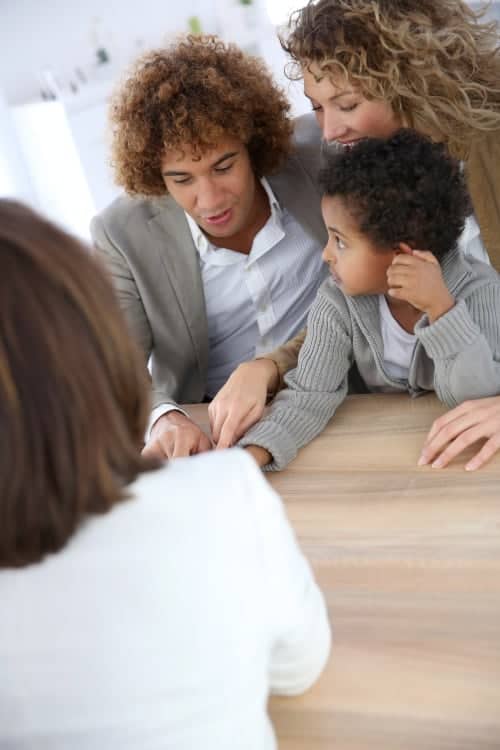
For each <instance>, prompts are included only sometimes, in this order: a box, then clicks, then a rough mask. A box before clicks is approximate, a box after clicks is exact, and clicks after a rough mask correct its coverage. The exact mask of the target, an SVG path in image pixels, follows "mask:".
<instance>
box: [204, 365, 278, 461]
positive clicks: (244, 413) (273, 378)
mask: <svg viewBox="0 0 500 750" xmlns="http://www.w3.org/2000/svg"><path fill="white" fill-rule="evenodd" d="M277 387H278V368H277V366H276V364H275V363H274V361H273V360H272V359H254V360H253V361H252V362H243V364H241V365H239V366H238V367H237V368H236V370H235V371H234V372H233V374H232V375H231V376H230V377H229V378H228V380H227V382H226V383H225V385H224V386H223V387H222V388H221V389H220V391H219V393H218V394H217V395H216V397H215V398H214V400H213V401H212V402H211V403H210V404H209V406H208V417H209V419H210V428H211V430H212V438H213V441H214V443H215V444H216V446H217V449H218V450H220V449H222V448H230V447H231V446H232V445H234V443H235V442H236V441H237V440H239V438H240V437H241V436H242V435H244V434H245V432H246V431H247V430H248V429H250V427H251V426H252V425H253V424H255V422H258V421H259V419H260V418H261V416H262V414H263V413H264V407H265V405H266V401H267V393H268V391H275V390H276V388H277Z"/></svg>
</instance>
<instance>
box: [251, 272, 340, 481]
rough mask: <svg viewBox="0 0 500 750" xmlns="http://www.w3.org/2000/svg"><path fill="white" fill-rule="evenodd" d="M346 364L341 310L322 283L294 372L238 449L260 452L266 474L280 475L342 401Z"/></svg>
mask: <svg viewBox="0 0 500 750" xmlns="http://www.w3.org/2000/svg"><path fill="white" fill-rule="evenodd" d="M351 364H352V332H351V330H350V316H349V312H348V310H347V304H346V302H345V299H344V297H343V295H342V293H341V292H340V291H339V290H338V289H337V287H335V285H334V284H333V282H332V283H329V282H326V283H325V284H324V285H323V286H322V287H321V289H320V291H319V292H318V296H317V297H316V300H315V301H314V303H313V306H312V308H311V311H310V313H309V318H308V328H307V335H306V339H305V342H304V346H303V347H302V349H301V351H300V355H299V361H298V364H297V367H296V369H295V370H292V371H291V372H289V373H288V375H287V376H286V379H285V380H286V384H287V386H288V387H287V388H286V389H285V390H283V391H281V392H280V393H279V394H278V395H277V396H276V398H275V400H274V402H273V403H272V405H271V408H270V411H269V414H268V415H267V416H265V417H264V419H262V420H261V421H260V422H258V423H257V424H256V425H255V426H254V427H252V428H251V429H250V430H249V431H248V432H247V433H246V435H244V437H243V438H242V439H241V440H240V442H239V444H240V445H242V446H244V447H246V446H258V447H259V448H261V449H264V450H265V451H267V452H268V453H269V454H270V455H271V457H272V460H271V461H270V463H269V464H268V465H267V467H266V468H268V469H271V470H279V469H283V468H284V467H285V466H286V465H287V464H288V463H289V462H290V461H291V460H292V459H293V458H295V456H296V454H297V451H298V450H299V449H300V448H301V447H302V446H303V445H306V443H309V442H310V441H311V440H312V439H313V438H314V437H316V435H319V433H320V432H321V431H322V430H323V429H324V428H325V427H326V425H327V424H328V422H329V420H330V419H331V417H332V416H333V414H334V412H335V410H336V409H337V407H338V406H339V405H340V404H341V403H342V401H343V400H344V398H345V396H346V394H347V378H348V372H349V368H350V366H351ZM250 450H252V449H250ZM254 455H256V456H257V455H259V454H258V453H257V452H255V453H254ZM262 463H264V461H262Z"/></svg>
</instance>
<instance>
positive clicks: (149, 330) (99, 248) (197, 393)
mask: <svg viewBox="0 0 500 750" xmlns="http://www.w3.org/2000/svg"><path fill="white" fill-rule="evenodd" d="M320 143H321V133H320V130H319V128H318V126H317V124H316V121H315V119H314V116H313V115H304V116H303V117H300V118H298V119H297V120H296V121H295V147H294V151H293V153H292V155H291V156H290V158H289V159H288V160H287V162H286V163H285V165H284V167H283V168H282V169H281V171H280V172H278V173H277V174H274V175H271V176H269V177H268V178H267V179H268V180H269V184H270V185H271V187H272V190H273V192H274V194H275V195H276V198H277V199H278V201H279V203H280V205H281V206H283V207H286V209H287V210H288V211H289V212H290V213H291V214H293V215H294V216H295V218H296V219H297V220H298V221H299V223H300V224H301V225H302V226H303V227H304V228H305V230H306V231H307V232H308V233H309V234H310V235H311V236H312V237H313V238H314V239H315V240H316V241H317V242H318V243H320V244H324V243H325V242H326V231H325V228H324V225H323V221H322V217H321V210H320V193H319V189H318V186H317V179H316V178H317V173H318V170H319V165H320V151H321V148H320ZM90 229H91V234H92V238H93V242H94V245H95V248H96V253H97V255H98V257H100V258H101V259H102V260H103V261H104V263H105V265H106V267H107V268H108V270H109V272H110V273H111V277H112V280H113V283H114V286H115V289H116V291H117V294H118V299H119V302H120V306H121V308H122V310H123V312H124V313H125V316H126V318H127V322H128V325H129V328H130V330H131V332H132V335H133V336H134V338H135V339H136V341H137V342H138V344H139V345H140V347H141V349H142V351H143V353H144V359H145V362H148V361H149V358H150V357H151V372H152V380H153V394H152V405H153V408H154V407H155V406H158V405H159V404H162V403H176V402H178V403H196V402H200V401H202V400H203V398H204V395H205V382H206V372H207V362H208V326H207V318H206V311H205V298H204V293H203V284H202V279H201V273H200V264H199V255H198V252H197V250H196V248H195V246H194V243H193V239H192V236H191V232H190V230H189V226H188V223H187V221H186V217H185V214H184V211H183V210H182V209H181V208H180V207H179V206H178V205H177V204H176V203H175V201H174V200H173V199H172V198H171V197H170V196H168V195H166V196H164V197H163V196H162V197H161V198H156V199H151V198H148V199H146V198H132V197H129V196H126V195H123V196H120V197H119V198H117V199H116V200H115V201H113V203H112V204H111V205H110V206H108V207H107V208H106V209H105V210H104V211H102V213H101V214H99V215H98V216H96V217H95V218H94V219H93V220H92V223H91V228H90Z"/></svg>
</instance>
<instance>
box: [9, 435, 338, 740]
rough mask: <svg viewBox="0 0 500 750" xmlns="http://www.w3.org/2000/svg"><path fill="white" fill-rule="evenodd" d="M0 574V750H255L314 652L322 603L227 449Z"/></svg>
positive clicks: (249, 470)
mask: <svg viewBox="0 0 500 750" xmlns="http://www.w3.org/2000/svg"><path fill="white" fill-rule="evenodd" d="M130 495H131V498H132V499H130V500H129V501H126V502H123V503H120V504H118V505H117V506H115V508H113V510H112V511H111V512H110V513H108V514H106V515H104V516H99V517H94V518H92V519H91V520H89V521H88V522H87V523H86V524H85V525H84V526H83V527H82V528H81V529H80V530H79V532H78V533H77V534H76V535H75V536H74V537H73V538H72V540H70V542H69V543H68V545H67V546H66V547H65V548H64V550H63V551H61V552H60V553H59V554H56V555H52V556H50V557H48V558H47V559H45V560H44V561H43V562H42V563H40V564H37V565H31V566H29V567H27V568H24V569H19V570H2V571H0V747H1V748H2V749H5V750H7V748H8V749H9V750H14V748H15V750H35V749H36V750H69V748H71V750H236V749H237V750H270V749H271V748H275V747H276V744H275V740H274V734H273V731H272V727H271V725H270V722H269V719H268V716H267V712H266V703H267V698H268V693H269V690H270V689H271V690H274V691H276V692H280V693H285V694H287V693H296V692H301V691H303V690H305V689H306V688H307V687H308V686H309V685H311V683H312V682H313V681H314V680H315V679H316V677H317V676H318V674H319V673H320V672H321V670H322V668H323V666H324V664H325V661H326V659H327V656H328V651H329V644H330V632H329V627H328V621H327V617H326V613H325V606H324V601H323V597H322V595H321V593H320V591H319V589H318V588H317V586H316V584H315V582H314V580H313V577H312V574H311V571H310V568H309V566H308V564H307V562H306V560H305V559H304V557H303V556H302V554H301V553H300V551H299V549H298V547H297V543H296V541H295V538H294V536H293V533H292V531H291V528H290V526H289V524H288V522H287V520H286V517H285V514H284V511H283V507H282V504H281V502H280V500H279V498H278V496H277V495H276V494H275V493H274V492H273V491H272V490H271V489H270V487H269V485H268V484H267V482H266V481H265V479H264V478H263V477H262V475H261V473H260V472H259V471H258V469H257V468H256V465H255V463H254V462H253V460H252V459H251V458H250V456H248V455H247V454H246V453H245V452H243V451H242V450H241V449H238V448H236V449H233V450H231V451H224V452H221V453H211V454H204V455H201V456H196V457H192V458H189V459H178V460H177V461H175V462H173V463H172V464H170V465H169V466H168V467H166V468H164V469H161V470H159V471H157V472H152V473H150V474H147V475H144V476H142V477H141V478H140V479H139V480H138V481H137V482H136V483H135V484H134V485H132V486H131V489H130Z"/></svg>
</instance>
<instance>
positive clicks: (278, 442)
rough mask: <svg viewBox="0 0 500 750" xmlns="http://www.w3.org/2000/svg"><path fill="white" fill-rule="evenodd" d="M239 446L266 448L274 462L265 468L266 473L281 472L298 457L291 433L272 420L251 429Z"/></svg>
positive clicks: (264, 421)
mask: <svg viewBox="0 0 500 750" xmlns="http://www.w3.org/2000/svg"><path fill="white" fill-rule="evenodd" d="M237 445H240V446H241V447H242V448H245V447H246V446H247V445H258V446H259V447H260V448H265V449H266V451H268V452H269V453H270V454H271V456H272V457H273V460H272V461H271V462H270V463H268V464H267V465H266V466H264V471H281V469H284V468H285V466H286V465H287V464H289V463H290V461H293V459H294V458H295V456H296V455H297V446H296V445H295V443H294V441H293V440H292V439H291V437H290V433H289V432H287V431H286V430H284V429H283V427H281V425H279V424H276V422H271V420H268V419H263V420H262V421H261V422H257V424H256V425H255V426H254V427H252V428H250V430H249V431H248V432H247V433H246V434H245V435H243V437H242V438H241V440H239V441H238V443H237Z"/></svg>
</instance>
